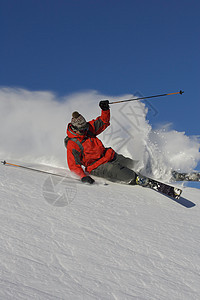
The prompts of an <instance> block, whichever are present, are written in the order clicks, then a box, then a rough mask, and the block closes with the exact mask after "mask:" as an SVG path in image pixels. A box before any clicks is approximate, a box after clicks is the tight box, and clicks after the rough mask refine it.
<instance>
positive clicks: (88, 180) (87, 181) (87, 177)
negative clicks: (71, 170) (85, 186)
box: [81, 176, 95, 184]
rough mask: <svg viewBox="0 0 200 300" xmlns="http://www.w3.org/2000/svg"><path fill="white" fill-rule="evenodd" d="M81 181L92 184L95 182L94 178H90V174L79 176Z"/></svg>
mask: <svg viewBox="0 0 200 300" xmlns="http://www.w3.org/2000/svg"><path fill="white" fill-rule="evenodd" d="M81 181H82V182H83V183H90V184H93V183H94V182H95V181H94V179H92V177H90V176H85V177H83V178H81Z"/></svg>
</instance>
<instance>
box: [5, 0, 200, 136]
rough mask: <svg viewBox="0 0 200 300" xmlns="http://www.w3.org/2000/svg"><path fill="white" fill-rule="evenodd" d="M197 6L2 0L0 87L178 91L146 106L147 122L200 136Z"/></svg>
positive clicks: (157, 0)
mask: <svg viewBox="0 0 200 300" xmlns="http://www.w3.org/2000/svg"><path fill="white" fill-rule="evenodd" d="M199 11H200V2H199V1H194V0H190V1H185V0H181V1H179V0H175V1H174V0H173V1H171V0H168V1H162V0H152V1H151V0H149V1H147V0H145V1H141V0H140V1H139V0H138V1H137V0H123V1H122V0H101V1H100V0H82V1H81V0H71V1H68V0H59V1H56V0H54V1H53V0H28V1H27V0H18V1H16V0H7V1H1V3H0V34H1V47H0V60H1V71H0V86H1V87H4V86H6V87H22V88H25V89H29V90H31V91H38V90H41V91H43V90H50V91H53V92H55V93H56V94H57V95H59V96H61V97H62V96H63V95H68V94H70V93H74V92H79V91H85V90H97V91H99V92H100V93H102V94H106V95H110V96H113V95H115V96H119V95H123V94H134V93H136V92H139V93H141V94H142V95H145V96H148V95H153V94H160V93H161V94H162V93H166V92H177V91H179V90H180V89H182V90H184V91H185V94H184V95H182V96H179V95H177V96H169V97H163V98H159V99H155V100H152V101H151V102H150V103H151V104H152V105H153V106H154V108H155V110H156V111H157V113H156V115H154V114H149V119H150V122H151V123H152V124H153V125H154V126H156V125H157V124H160V123H166V122H167V123H173V128H174V129H176V130H178V131H185V132H186V134H188V135H199V111H200V92H199V83H200V75H199V70H200V57H199V53H200V18H199Z"/></svg>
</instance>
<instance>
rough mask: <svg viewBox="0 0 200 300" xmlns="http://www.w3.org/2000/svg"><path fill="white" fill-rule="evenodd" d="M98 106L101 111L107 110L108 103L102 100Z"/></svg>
mask: <svg viewBox="0 0 200 300" xmlns="http://www.w3.org/2000/svg"><path fill="white" fill-rule="evenodd" d="M99 106H100V108H101V109H102V110H109V108H110V106H109V101H108V100H102V101H100V102H99Z"/></svg>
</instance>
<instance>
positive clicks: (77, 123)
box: [71, 111, 88, 131]
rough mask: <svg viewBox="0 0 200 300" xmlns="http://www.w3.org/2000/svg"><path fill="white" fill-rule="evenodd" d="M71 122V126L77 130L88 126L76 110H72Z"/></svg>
mask: <svg viewBox="0 0 200 300" xmlns="http://www.w3.org/2000/svg"><path fill="white" fill-rule="evenodd" d="M71 124H72V127H73V128H74V129H75V130H78V131H82V130H86V129H87V128H88V123H87V122H86V120H85V118H84V117H83V116H82V115H81V114H79V113H78V112H77V111H74V112H73V114H72V119H71Z"/></svg>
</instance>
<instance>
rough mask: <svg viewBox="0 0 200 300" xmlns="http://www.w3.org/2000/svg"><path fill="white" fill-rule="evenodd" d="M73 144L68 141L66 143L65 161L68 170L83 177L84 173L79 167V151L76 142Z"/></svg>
mask: <svg viewBox="0 0 200 300" xmlns="http://www.w3.org/2000/svg"><path fill="white" fill-rule="evenodd" d="M73 144H74V142H72V141H69V142H68V145H67V163H68V166H69V169H70V171H72V172H74V173H75V174H76V175H78V176H79V177H80V178H83V177H85V176H86V174H85V173H84V171H83V169H82V167H81V151H80V149H77V148H78V147H76V144H75V145H73Z"/></svg>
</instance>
